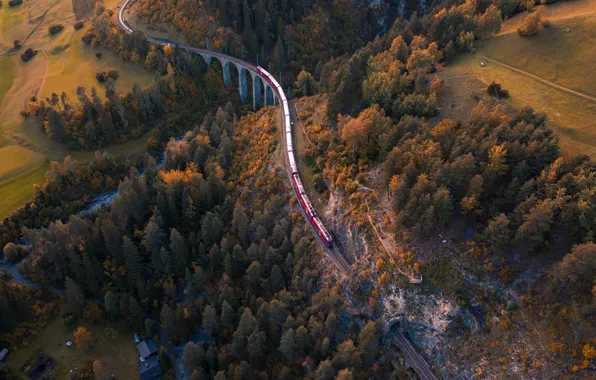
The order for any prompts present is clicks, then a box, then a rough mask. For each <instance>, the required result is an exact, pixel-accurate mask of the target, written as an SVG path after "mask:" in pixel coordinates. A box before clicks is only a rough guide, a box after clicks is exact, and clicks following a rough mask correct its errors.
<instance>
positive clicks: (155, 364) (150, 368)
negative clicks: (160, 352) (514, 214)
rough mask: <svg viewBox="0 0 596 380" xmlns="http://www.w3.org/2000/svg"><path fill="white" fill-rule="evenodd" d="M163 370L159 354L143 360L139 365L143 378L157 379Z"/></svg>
mask: <svg viewBox="0 0 596 380" xmlns="http://www.w3.org/2000/svg"><path fill="white" fill-rule="evenodd" d="M162 373H163V370H162V369H161V365H160V364H159V359H158V358H157V356H152V357H150V358H148V359H147V360H145V361H143V362H141V365H140V366H139V374H140V375H141V379H142V380H157V379H159V378H160V377H161V375H162Z"/></svg>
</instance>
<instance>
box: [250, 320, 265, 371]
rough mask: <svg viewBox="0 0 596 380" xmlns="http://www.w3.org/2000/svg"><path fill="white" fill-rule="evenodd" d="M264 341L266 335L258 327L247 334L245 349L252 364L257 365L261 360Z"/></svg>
mask: <svg viewBox="0 0 596 380" xmlns="http://www.w3.org/2000/svg"><path fill="white" fill-rule="evenodd" d="M266 342H267V336H266V335H265V333H264V332H261V331H259V330H258V329H255V330H254V331H253V332H252V333H251V334H250V335H249V336H248V339H247V350H248V355H249V358H250V362H251V364H252V365H254V366H258V365H259V364H260V363H261V362H262V361H263V357H264V351H265V344H266Z"/></svg>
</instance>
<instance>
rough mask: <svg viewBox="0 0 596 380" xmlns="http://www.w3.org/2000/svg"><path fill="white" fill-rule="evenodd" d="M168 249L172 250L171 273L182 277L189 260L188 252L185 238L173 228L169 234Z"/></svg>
mask: <svg viewBox="0 0 596 380" xmlns="http://www.w3.org/2000/svg"><path fill="white" fill-rule="evenodd" d="M170 250H171V251H172V273H173V274H174V275H176V276H178V277H182V276H183V275H184V272H185V270H186V267H187V266H188V264H189V261H190V252H189V250H188V245H187V244H186V240H185V239H184V237H183V236H182V235H181V234H180V232H178V230H177V229H175V228H172V232H171V234H170Z"/></svg>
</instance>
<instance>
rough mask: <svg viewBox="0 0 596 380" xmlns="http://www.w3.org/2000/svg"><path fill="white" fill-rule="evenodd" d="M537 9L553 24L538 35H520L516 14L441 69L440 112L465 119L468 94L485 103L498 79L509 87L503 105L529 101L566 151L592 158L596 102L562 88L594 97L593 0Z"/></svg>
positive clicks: (469, 103) (594, 153)
mask: <svg viewBox="0 0 596 380" xmlns="http://www.w3.org/2000/svg"><path fill="white" fill-rule="evenodd" d="M538 8H539V11H540V12H541V14H542V15H543V17H547V18H549V19H550V20H551V22H552V25H551V26H550V27H549V28H545V29H544V30H542V31H541V32H540V33H539V34H538V35H537V36H534V37H530V38H522V37H520V36H519V35H518V33H517V31H516V29H517V26H518V25H519V23H520V21H521V20H522V19H523V17H524V16H525V15H524V14H521V15H517V16H515V17H513V18H511V19H510V20H508V21H506V22H505V23H504V24H503V28H502V32H501V33H500V34H499V35H498V36H496V37H494V38H493V39H490V40H488V41H486V42H484V43H482V44H480V45H479V46H478V51H477V53H476V55H473V56H472V55H465V56H462V57H460V58H459V59H458V60H456V62H454V63H453V64H450V65H449V66H447V67H446V68H445V69H444V70H443V71H442V72H441V73H440V76H441V78H442V79H445V80H446V82H447V88H448V90H447V91H446V94H443V102H442V103H443V104H442V108H443V112H442V116H447V117H455V118H460V119H465V118H466V117H467V116H468V115H469V111H470V109H471V107H473V105H474V104H475V102H473V101H471V97H475V98H482V100H483V101H485V102H486V101H487V98H488V97H487V96H486V86H488V85H489V84H490V83H491V82H492V81H496V82H498V83H500V84H501V85H502V86H503V87H504V88H505V89H507V90H509V93H510V95H511V97H510V98H509V99H508V100H507V101H506V102H505V103H506V104H509V105H511V106H513V107H516V108H522V107H525V106H531V107H532V108H534V109H535V110H537V111H541V112H545V113H546V114H547V115H548V117H549V121H548V125H549V127H551V128H552V129H553V130H554V131H555V132H557V134H558V135H559V137H560V140H561V147H562V149H563V153H564V154H567V155H574V154H578V153H584V154H589V155H591V156H592V157H596V102H594V101H590V100H588V99H585V98H582V97H579V96H577V95H574V94H572V93H569V92H568V91H567V90H566V89H569V90H573V91H578V92H581V93H583V94H586V95H589V96H596V77H594V75H593V72H594V70H596V50H594V49H593V48H592V46H593V44H594V43H596V34H594V33H593V31H594V30H595V29H596V0H579V1H578V2H572V3H567V2H564V3H557V4H555V5H552V6H544V7H543V6H541V7H538ZM567 29H569V30H570V31H569V32H566V31H565V30H567ZM483 57H488V58H490V59H492V60H495V61H498V62H489V61H487V60H486V59H485V58H483ZM481 62H482V63H484V66H482V65H481ZM502 64H505V65H510V66H513V68H515V69H518V70H522V71H523V73H522V72H517V71H515V70H514V69H512V68H507V67H505V66H503V65H502ZM531 75H535V76H537V77H539V78H536V77H534V78H532V77H531ZM541 80H542V81H541ZM544 81H548V82H550V83H544ZM554 85H558V86H563V87H565V89H561V88H555V87H553V86H554ZM488 101H489V102H493V103H494V102H495V100H494V99H490V98H488ZM451 107H453V109H451Z"/></svg>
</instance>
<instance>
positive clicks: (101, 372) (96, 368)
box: [93, 360, 108, 380]
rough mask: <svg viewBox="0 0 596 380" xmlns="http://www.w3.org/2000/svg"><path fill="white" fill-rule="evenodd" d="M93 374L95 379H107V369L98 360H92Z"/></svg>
mask: <svg viewBox="0 0 596 380" xmlns="http://www.w3.org/2000/svg"><path fill="white" fill-rule="evenodd" d="M93 375H94V376H95V380H107V379H108V375H107V371H106V369H105V367H104V366H103V364H102V363H101V361H99V360H96V361H94V362H93Z"/></svg>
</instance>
